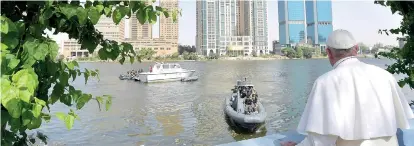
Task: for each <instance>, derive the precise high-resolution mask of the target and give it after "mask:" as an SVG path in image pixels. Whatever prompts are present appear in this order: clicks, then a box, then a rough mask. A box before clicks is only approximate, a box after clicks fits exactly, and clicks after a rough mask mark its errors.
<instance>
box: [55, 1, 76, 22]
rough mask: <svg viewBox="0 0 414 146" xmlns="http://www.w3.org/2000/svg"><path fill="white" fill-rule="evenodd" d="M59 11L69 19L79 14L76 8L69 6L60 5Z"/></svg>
mask: <svg viewBox="0 0 414 146" xmlns="http://www.w3.org/2000/svg"><path fill="white" fill-rule="evenodd" d="M59 9H60V11H61V12H62V13H63V14H64V15H66V17H67V18H68V19H70V18H72V17H73V16H75V15H77V12H78V11H77V7H76V6H73V5H68V4H63V5H59Z"/></svg>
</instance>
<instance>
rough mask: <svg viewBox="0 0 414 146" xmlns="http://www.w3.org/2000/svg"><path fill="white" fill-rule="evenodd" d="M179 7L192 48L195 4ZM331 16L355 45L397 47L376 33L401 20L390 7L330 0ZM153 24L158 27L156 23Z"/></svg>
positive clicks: (271, 22) (273, 26)
mask: <svg viewBox="0 0 414 146" xmlns="http://www.w3.org/2000/svg"><path fill="white" fill-rule="evenodd" d="M267 4H268V34H269V41H272V40H278V39H279V27H278V7H277V1H276V0H270V1H268V3H267ZM179 6H180V7H181V8H182V16H181V17H180V18H179V43H180V44H183V45H195V35H196V1H195V0H181V1H180V3H179ZM332 16H333V28H334V30H335V29H346V30H349V31H350V32H351V33H353V35H354V37H355V39H356V40H357V41H358V42H363V43H365V44H367V45H373V44H375V43H377V42H382V43H383V44H389V45H397V44H398V42H397V41H396V36H386V35H385V34H378V29H390V28H396V27H398V26H399V24H400V21H401V19H402V17H401V16H399V15H398V14H395V15H392V14H391V10H390V9H389V8H387V7H383V6H381V5H378V4H374V0H369V1H368V0H364V1H349V0H348V1H344V0H333V1H332ZM155 25H158V23H156V24H155ZM154 28H156V29H154V35H158V34H159V30H158V27H154ZM55 38H56V39H57V41H59V40H64V39H66V37H65V36H56V37H55ZM269 44H270V43H269Z"/></svg>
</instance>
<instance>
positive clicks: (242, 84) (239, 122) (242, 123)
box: [224, 79, 267, 132]
mask: <svg viewBox="0 0 414 146" xmlns="http://www.w3.org/2000/svg"><path fill="white" fill-rule="evenodd" d="M232 91H233V93H232V94H231V96H228V97H227V98H226V99H225V107H224V112H225V114H226V116H227V117H228V118H229V120H230V121H231V123H233V124H234V125H235V126H237V127H240V128H242V129H245V130H247V131H249V132H254V131H256V130H257V129H258V128H259V127H260V126H261V125H263V123H264V122H265V119H266V116H267V113H266V110H265V108H264V107H263V105H262V104H261V103H260V102H259V100H258V95H257V92H256V90H255V89H254V85H252V84H250V83H248V82H247V80H246V79H245V80H244V81H240V80H238V81H237V84H236V86H235V88H234V89H232Z"/></svg>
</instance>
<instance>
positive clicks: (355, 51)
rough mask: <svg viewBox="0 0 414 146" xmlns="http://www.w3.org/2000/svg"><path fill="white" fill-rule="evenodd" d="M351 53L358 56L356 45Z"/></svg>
mask: <svg viewBox="0 0 414 146" xmlns="http://www.w3.org/2000/svg"><path fill="white" fill-rule="evenodd" d="M352 51H353V52H352V53H353V54H354V55H357V54H358V52H359V46H358V45H355V47H354V49H353V50H352Z"/></svg>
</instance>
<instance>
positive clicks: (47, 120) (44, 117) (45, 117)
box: [41, 113, 51, 122]
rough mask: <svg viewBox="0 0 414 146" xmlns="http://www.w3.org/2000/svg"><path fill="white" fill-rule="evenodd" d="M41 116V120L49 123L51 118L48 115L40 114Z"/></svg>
mask: <svg viewBox="0 0 414 146" xmlns="http://www.w3.org/2000/svg"><path fill="white" fill-rule="evenodd" d="M41 116H42V119H43V120H45V121H46V122H50V118H51V117H50V115H49V114H45V113H42V114H41Z"/></svg>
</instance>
